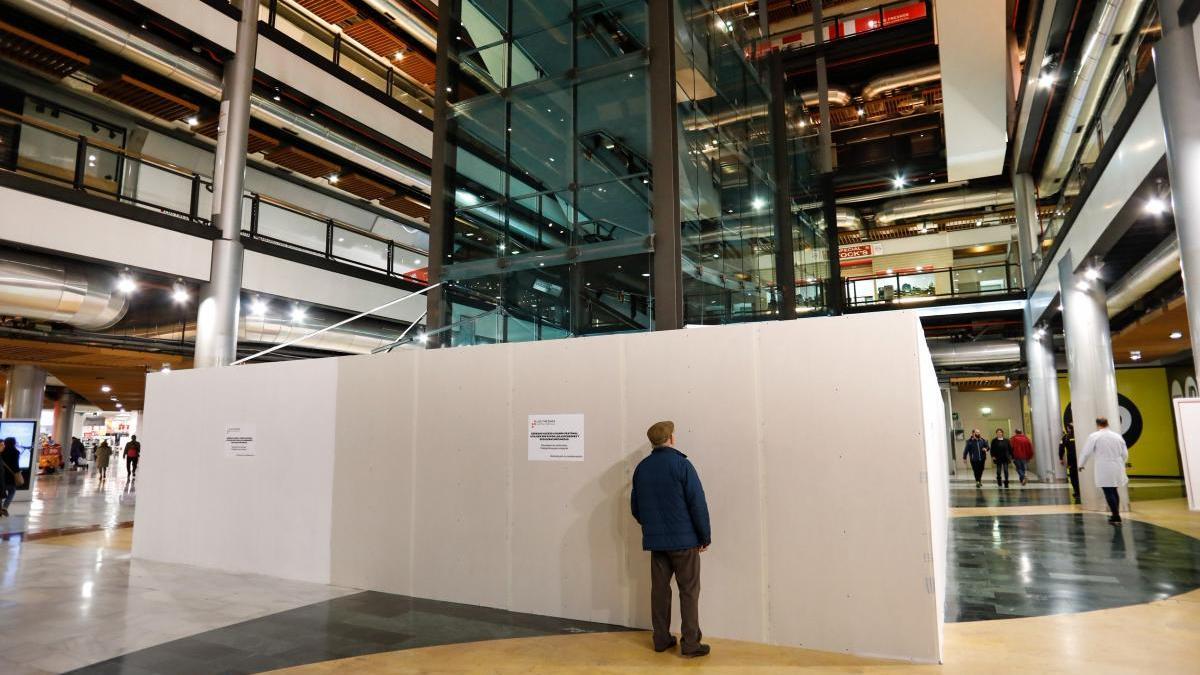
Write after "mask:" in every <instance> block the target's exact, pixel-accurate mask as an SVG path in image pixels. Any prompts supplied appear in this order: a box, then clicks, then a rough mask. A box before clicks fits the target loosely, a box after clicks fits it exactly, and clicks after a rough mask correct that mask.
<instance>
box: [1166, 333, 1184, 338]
mask: <svg viewBox="0 0 1200 675" xmlns="http://www.w3.org/2000/svg"><path fill="white" fill-rule="evenodd" d="M1167 337H1169V338H1171V339H1172V340H1178V339H1180V338H1182V337H1183V333H1180V332H1179V331H1173V332H1172V333H1171V334H1170V335H1168V336H1167Z"/></svg>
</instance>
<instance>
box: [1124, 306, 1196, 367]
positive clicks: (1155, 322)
mask: <svg viewBox="0 0 1200 675" xmlns="http://www.w3.org/2000/svg"><path fill="white" fill-rule="evenodd" d="M1188 327H1189V324H1188V315H1187V304H1186V303H1185V302H1184V298H1183V296H1179V297H1178V298H1175V299H1174V300H1171V301H1170V302H1168V303H1167V304H1166V305H1164V306H1162V307H1159V308H1158V309H1155V310H1151V311H1149V312H1147V313H1146V315H1145V316H1143V317H1142V318H1140V319H1138V320H1137V321H1135V322H1133V323H1132V324H1130V325H1128V326H1126V327H1125V328H1124V330H1122V331H1121V332H1120V333H1118V334H1116V335H1113V336H1112V345H1113V360H1114V361H1116V362H1117V363H1136V361H1134V360H1133V358H1132V357H1131V354H1130V353H1131V352H1133V351H1135V350H1136V351H1138V352H1141V354H1142V358H1141V359H1140V360H1141V361H1143V362H1150V361H1157V360H1158V359H1163V358H1166V357H1169V356H1175V355H1176V354H1179V353H1181V352H1183V351H1185V350H1187V349H1189V348H1190V347H1191V345H1189V344H1188V339H1187V336H1188ZM1174 332H1178V333H1181V334H1182V335H1183V337H1181V338H1179V339H1175V340H1172V339H1171V334H1172V333H1174Z"/></svg>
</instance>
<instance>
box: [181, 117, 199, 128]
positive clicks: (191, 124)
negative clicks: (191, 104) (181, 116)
mask: <svg viewBox="0 0 1200 675" xmlns="http://www.w3.org/2000/svg"><path fill="white" fill-rule="evenodd" d="M185 121H186V122H187V125H188V126H189V127H194V126H196V125H197V124H200V120H199V119H198V118H196V117H195V116H192V117H189V118H187V120H185Z"/></svg>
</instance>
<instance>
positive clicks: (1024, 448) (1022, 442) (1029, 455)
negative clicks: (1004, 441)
mask: <svg viewBox="0 0 1200 675" xmlns="http://www.w3.org/2000/svg"><path fill="white" fill-rule="evenodd" d="M1009 442H1010V443H1012V455H1013V464H1016V465H1017V477H1018V478H1020V479H1021V485H1025V483H1026V481H1025V467H1026V466H1028V464H1029V460H1031V459H1033V441H1031V440H1029V437H1028V436H1026V435H1025V433H1024V432H1022V431H1021V430H1020V429H1017V430H1016V433H1014V434H1013V437H1012V438H1011V439H1009Z"/></svg>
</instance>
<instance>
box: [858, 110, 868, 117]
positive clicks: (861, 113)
mask: <svg viewBox="0 0 1200 675" xmlns="http://www.w3.org/2000/svg"><path fill="white" fill-rule="evenodd" d="M866 114H867V111H866V110H863V109H862V108H859V109H858V116H859V117H862V116H863V115H866Z"/></svg>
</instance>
